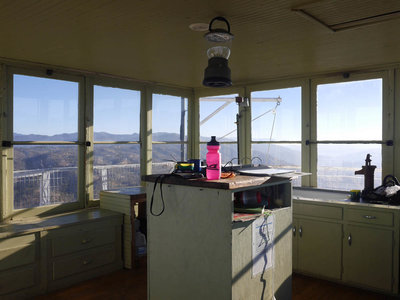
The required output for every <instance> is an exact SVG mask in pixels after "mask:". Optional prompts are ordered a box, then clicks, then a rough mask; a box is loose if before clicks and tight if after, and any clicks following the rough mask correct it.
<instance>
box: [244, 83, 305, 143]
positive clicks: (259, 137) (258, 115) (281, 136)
mask: <svg viewBox="0 0 400 300" xmlns="http://www.w3.org/2000/svg"><path fill="white" fill-rule="evenodd" d="M279 98H280V101H279V100H278V99H279ZM251 119H252V122H251V123H252V124H251V125H252V130H251V138H252V140H253V141H269V140H272V141H300V140H301V87H294V88H286V89H279V90H269V91H257V92H252V93H251Z"/></svg>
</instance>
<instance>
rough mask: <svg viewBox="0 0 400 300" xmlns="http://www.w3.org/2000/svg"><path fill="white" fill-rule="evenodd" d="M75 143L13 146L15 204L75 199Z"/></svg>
mask: <svg viewBox="0 0 400 300" xmlns="http://www.w3.org/2000/svg"><path fill="white" fill-rule="evenodd" d="M77 157H78V146H14V208H15V209H19V208H31V207H36V206H45V205H51V204H59V203H68V202H75V201H77V186H78V184H77V178H78V169H77V165H78V158H77Z"/></svg>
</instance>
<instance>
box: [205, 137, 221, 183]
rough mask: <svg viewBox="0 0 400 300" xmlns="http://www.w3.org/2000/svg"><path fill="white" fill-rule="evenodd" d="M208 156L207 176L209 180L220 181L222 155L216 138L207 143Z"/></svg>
mask: <svg viewBox="0 0 400 300" xmlns="http://www.w3.org/2000/svg"><path fill="white" fill-rule="evenodd" d="M207 150H208V152H207V155H206V163H207V169H206V176H207V179H208V180H218V179H220V178H221V153H219V143H218V142H217V140H216V139H215V136H212V137H211V141H209V142H208V143H207Z"/></svg>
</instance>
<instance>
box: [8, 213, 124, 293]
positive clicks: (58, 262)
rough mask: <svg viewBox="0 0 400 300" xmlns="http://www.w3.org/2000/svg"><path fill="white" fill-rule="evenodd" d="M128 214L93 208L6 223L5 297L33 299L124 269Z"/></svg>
mask: <svg viewBox="0 0 400 300" xmlns="http://www.w3.org/2000/svg"><path fill="white" fill-rule="evenodd" d="M121 227H122V214H120V213H116V212H111V211H107V210H102V209H88V210H81V211H77V212H73V213H67V214H63V215H58V216H54V217H49V218H44V219H35V220H33V222H32V223H28V222H25V223H16V222H15V223H10V224H3V225H0V299H29V298H32V296H35V295H38V294H42V293H45V292H48V291H52V290H55V289H58V288H62V287H66V286H69V285H71V284H73V283H77V282H79V281H82V280H86V279H89V278H93V277H96V276H99V275H103V274H106V273H109V272H112V271H115V270H118V269H121V268H122V253H121V252H122V251H121Z"/></svg>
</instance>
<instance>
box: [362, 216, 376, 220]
mask: <svg viewBox="0 0 400 300" xmlns="http://www.w3.org/2000/svg"><path fill="white" fill-rule="evenodd" d="M364 218H366V219H368V220H373V219H376V217H375V216H370V215H365V216H364Z"/></svg>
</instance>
